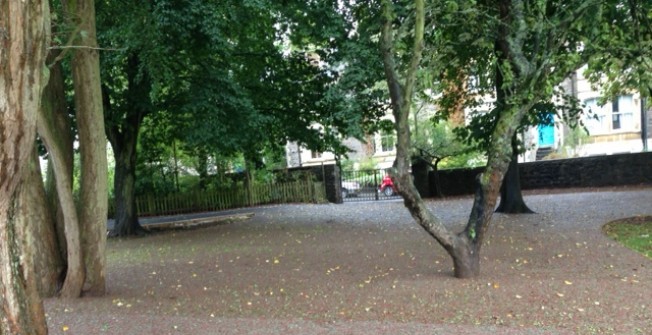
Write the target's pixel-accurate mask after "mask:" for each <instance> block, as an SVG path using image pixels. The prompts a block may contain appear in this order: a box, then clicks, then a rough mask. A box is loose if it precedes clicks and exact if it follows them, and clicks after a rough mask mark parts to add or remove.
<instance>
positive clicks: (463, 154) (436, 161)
mask: <svg viewBox="0 0 652 335" xmlns="http://www.w3.org/2000/svg"><path fill="white" fill-rule="evenodd" d="M417 123H418V121H417ZM415 126H416V124H415ZM454 131H455V126H454V125H453V124H452V123H451V122H450V121H441V120H438V119H437V118H434V119H433V120H430V121H429V122H425V123H421V124H420V125H419V127H418V131H413V136H412V157H413V158H412V159H413V160H414V159H419V160H423V161H425V162H427V163H428V164H430V165H431V166H433V167H435V168H437V167H444V168H456V167H469V166H475V165H476V164H478V163H480V164H481V163H482V161H483V160H482V159H478V158H480V157H481V156H482V153H481V152H480V151H479V150H477V149H476V146H475V145H473V144H469V143H466V142H464V141H462V140H460V139H459V138H458V137H457V136H455V133H454Z"/></svg>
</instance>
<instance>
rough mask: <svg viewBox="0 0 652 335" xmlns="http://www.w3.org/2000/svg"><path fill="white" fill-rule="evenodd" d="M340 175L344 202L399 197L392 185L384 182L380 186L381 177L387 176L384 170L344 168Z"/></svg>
mask: <svg viewBox="0 0 652 335" xmlns="http://www.w3.org/2000/svg"><path fill="white" fill-rule="evenodd" d="M341 175H342V181H341V182H342V200H343V201H344V202H351V201H369V200H388V199H398V198H400V196H399V195H398V193H397V192H396V190H395V189H394V188H393V185H391V186H388V185H386V184H385V187H383V188H382V189H381V188H380V186H381V185H382V184H383V178H386V177H388V176H389V174H388V173H387V172H386V171H385V170H382V169H379V170H356V171H353V170H348V171H347V170H344V171H342V173H341Z"/></svg>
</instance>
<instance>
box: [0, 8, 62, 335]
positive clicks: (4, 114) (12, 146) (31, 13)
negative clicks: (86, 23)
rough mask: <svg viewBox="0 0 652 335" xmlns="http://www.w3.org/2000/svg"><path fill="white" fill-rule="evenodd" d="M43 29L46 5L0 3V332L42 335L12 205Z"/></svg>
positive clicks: (40, 80)
mask: <svg viewBox="0 0 652 335" xmlns="http://www.w3.org/2000/svg"><path fill="white" fill-rule="evenodd" d="M49 27H50V18H49V8H48V2H47V1H38V0H34V1H29V2H28V1H13V0H0V45H1V46H2V47H0V292H2V298H0V334H47V325H46V322H45V313H44V311H43V304H42V302H41V300H40V298H39V295H38V289H37V284H36V278H35V274H34V272H33V265H31V264H29V262H28V261H29V260H30V259H33V258H32V256H31V253H32V252H33V249H32V248H33V246H32V245H30V244H29V239H28V238H26V236H25V235H24V234H22V233H21V230H20V229H19V227H18V225H19V222H20V218H19V217H18V214H19V210H18V208H17V206H18V205H19V194H20V188H21V185H22V180H23V176H24V175H25V171H26V167H27V164H29V163H30V161H31V158H32V156H31V154H32V152H33V148H34V139H35V135H36V116H37V110H38V108H39V107H40V103H41V93H42V90H43V86H45V83H46V82H47V69H46V68H45V66H44V65H45V57H46V46H47V45H48V44H49ZM23 231H25V230H23Z"/></svg>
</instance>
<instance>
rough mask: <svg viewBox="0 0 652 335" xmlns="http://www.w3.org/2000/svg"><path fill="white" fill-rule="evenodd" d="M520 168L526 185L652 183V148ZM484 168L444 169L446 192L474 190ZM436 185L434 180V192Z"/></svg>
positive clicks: (532, 164) (443, 177) (548, 186)
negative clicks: (638, 151)
mask: <svg viewBox="0 0 652 335" xmlns="http://www.w3.org/2000/svg"><path fill="white" fill-rule="evenodd" d="M519 169H520V174H521V187H522V188H523V189H537V188H567V187H599V186H616V185H638V184H652V152H644V153H635V154H619V155H609V156H593V157H582V158H571V159H559V160H546V161H537V162H528V163H521V164H519ZM482 170H483V168H474V169H455V170H442V171H440V172H439V178H440V185H441V189H442V193H443V194H444V195H447V196H452V195H461V194H472V193H473V192H474V191H475V177H476V176H477V175H478V173H480V172H482ZM430 173H431V174H432V173H433V172H430ZM429 179H430V180H431V181H432V180H435V178H433V177H432V176H431V178H429ZM433 189H434V185H432V183H431V185H430V191H431V193H432V190H433Z"/></svg>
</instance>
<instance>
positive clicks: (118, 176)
mask: <svg viewBox="0 0 652 335" xmlns="http://www.w3.org/2000/svg"><path fill="white" fill-rule="evenodd" d="M134 135H135V134H134ZM124 142H127V143H123V144H122V145H119V144H113V145H112V148H113V152H114V154H115V161H116V164H115V179H114V184H113V185H114V194H115V225H114V227H113V230H112V231H111V236H129V235H141V234H144V233H145V230H144V229H143V228H142V227H141V226H140V224H139V223H138V213H137V210H136V140H135V139H134V140H125V141H124ZM111 143H113V142H111Z"/></svg>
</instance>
